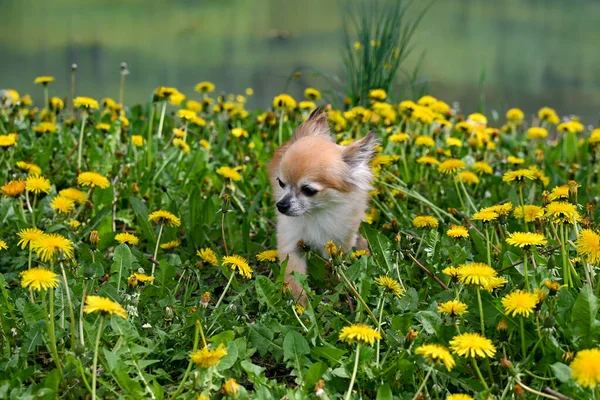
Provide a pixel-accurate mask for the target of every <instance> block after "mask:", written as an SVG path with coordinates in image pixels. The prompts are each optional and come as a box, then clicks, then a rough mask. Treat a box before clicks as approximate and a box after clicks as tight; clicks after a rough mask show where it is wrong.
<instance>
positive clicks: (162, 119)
mask: <svg viewBox="0 0 600 400" xmlns="http://www.w3.org/2000/svg"><path fill="white" fill-rule="evenodd" d="M166 111H167V102H166V101H163V104H162V108H161V110H160V120H159V121H158V138H159V139H160V138H161V137H162V130H163V124H164V122H165V113H166Z"/></svg>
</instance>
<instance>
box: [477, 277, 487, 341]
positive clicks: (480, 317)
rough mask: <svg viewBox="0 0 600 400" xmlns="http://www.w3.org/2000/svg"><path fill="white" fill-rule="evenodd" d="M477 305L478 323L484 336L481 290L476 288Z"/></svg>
mask: <svg viewBox="0 0 600 400" xmlns="http://www.w3.org/2000/svg"><path fill="white" fill-rule="evenodd" d="M477 304H478V305H479V322H480V324H481V334H482V335H483V336H485V322H484V319H483V304H482V302H481V289H480V288H479V286H477Z"/></svg>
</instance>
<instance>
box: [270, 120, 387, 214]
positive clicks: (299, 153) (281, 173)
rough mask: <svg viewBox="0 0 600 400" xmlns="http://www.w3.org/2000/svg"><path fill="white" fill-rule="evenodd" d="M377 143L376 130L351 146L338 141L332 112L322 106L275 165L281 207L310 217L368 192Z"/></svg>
mask: <svg viewBox="0 0 600 400" xmlns="http://www.w3.org/2000/svg"><path fill="white" fill-rule="evenodd" d="M376 144H377V141H376V139H375V133H374V132H371V133H369V134H368V135H367V136H365V137H364V138H362V139H360V140H357V141H355V142H353V143H351V144H350V145H348V146H339V145H337V144H336V143H335V141H334V140H333V138H332V136H331V132H330V131H329V124H328V122H327V114H326V113H324V112H321V111H320V110H317V111H315V112H313V114H311V116H310V118H309V119H308V120H307V121H306V122H305V123H303V124H302V125H301V126H300V127H298V129H297V130H296V131H295V132H294V135H293V136H292V139H291V140H290V143H289V145H288V146H287V148H286V149H285V152H284V153H283V155H282V158H281V162H280V163H279V165H278V167H277V168H275V170H274V171H273V172H274V178H275V181H276V183H275V185H276V187H275V189H276V190H275V195H276V200H277V209H278V210H279V212H281V213H282V214H285V215H288V216H293V217H295V216H300V215H310V214H313V213H315V212H317V211H319V210H323V209H327V208H328V207H330V206H332V205H335V204H340V203H344V202H348V201H352V198H353V196H351V194H353V193H356V192H365V193H366V192H367V191H368V190H369V189H370V188H371V180H372V178H373V176H372V172H371V168H370V166H369V162H370V161H371V159H372V158H373V156H374V153H375V146H376Z"/></svg>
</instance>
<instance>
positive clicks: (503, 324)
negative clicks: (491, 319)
mask: <svg viewBox="0 0 600 400" xmlns="http://www.w3.org/2000/svg"><path fill="white" fill-rule="evenodd" d="M496 330H497V331H498V332H503V331H506V330H508V323H507V322H506V320H505V319H501V320H500V322H498V326H496Z"/></svg>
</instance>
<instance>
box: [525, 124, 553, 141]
mask: <svg viewBox="0 0 600 400" xmlns="http://www.w3.org/2000/svg"><path fill="white" fill-rule="evenodd" d="M547 136H548V130H547V129H546V128H541V127H537V126H533V127H531V128H529V129H528V130H527V139H529V140H535V139H544V138H546V137H547Z"/></svg>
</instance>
